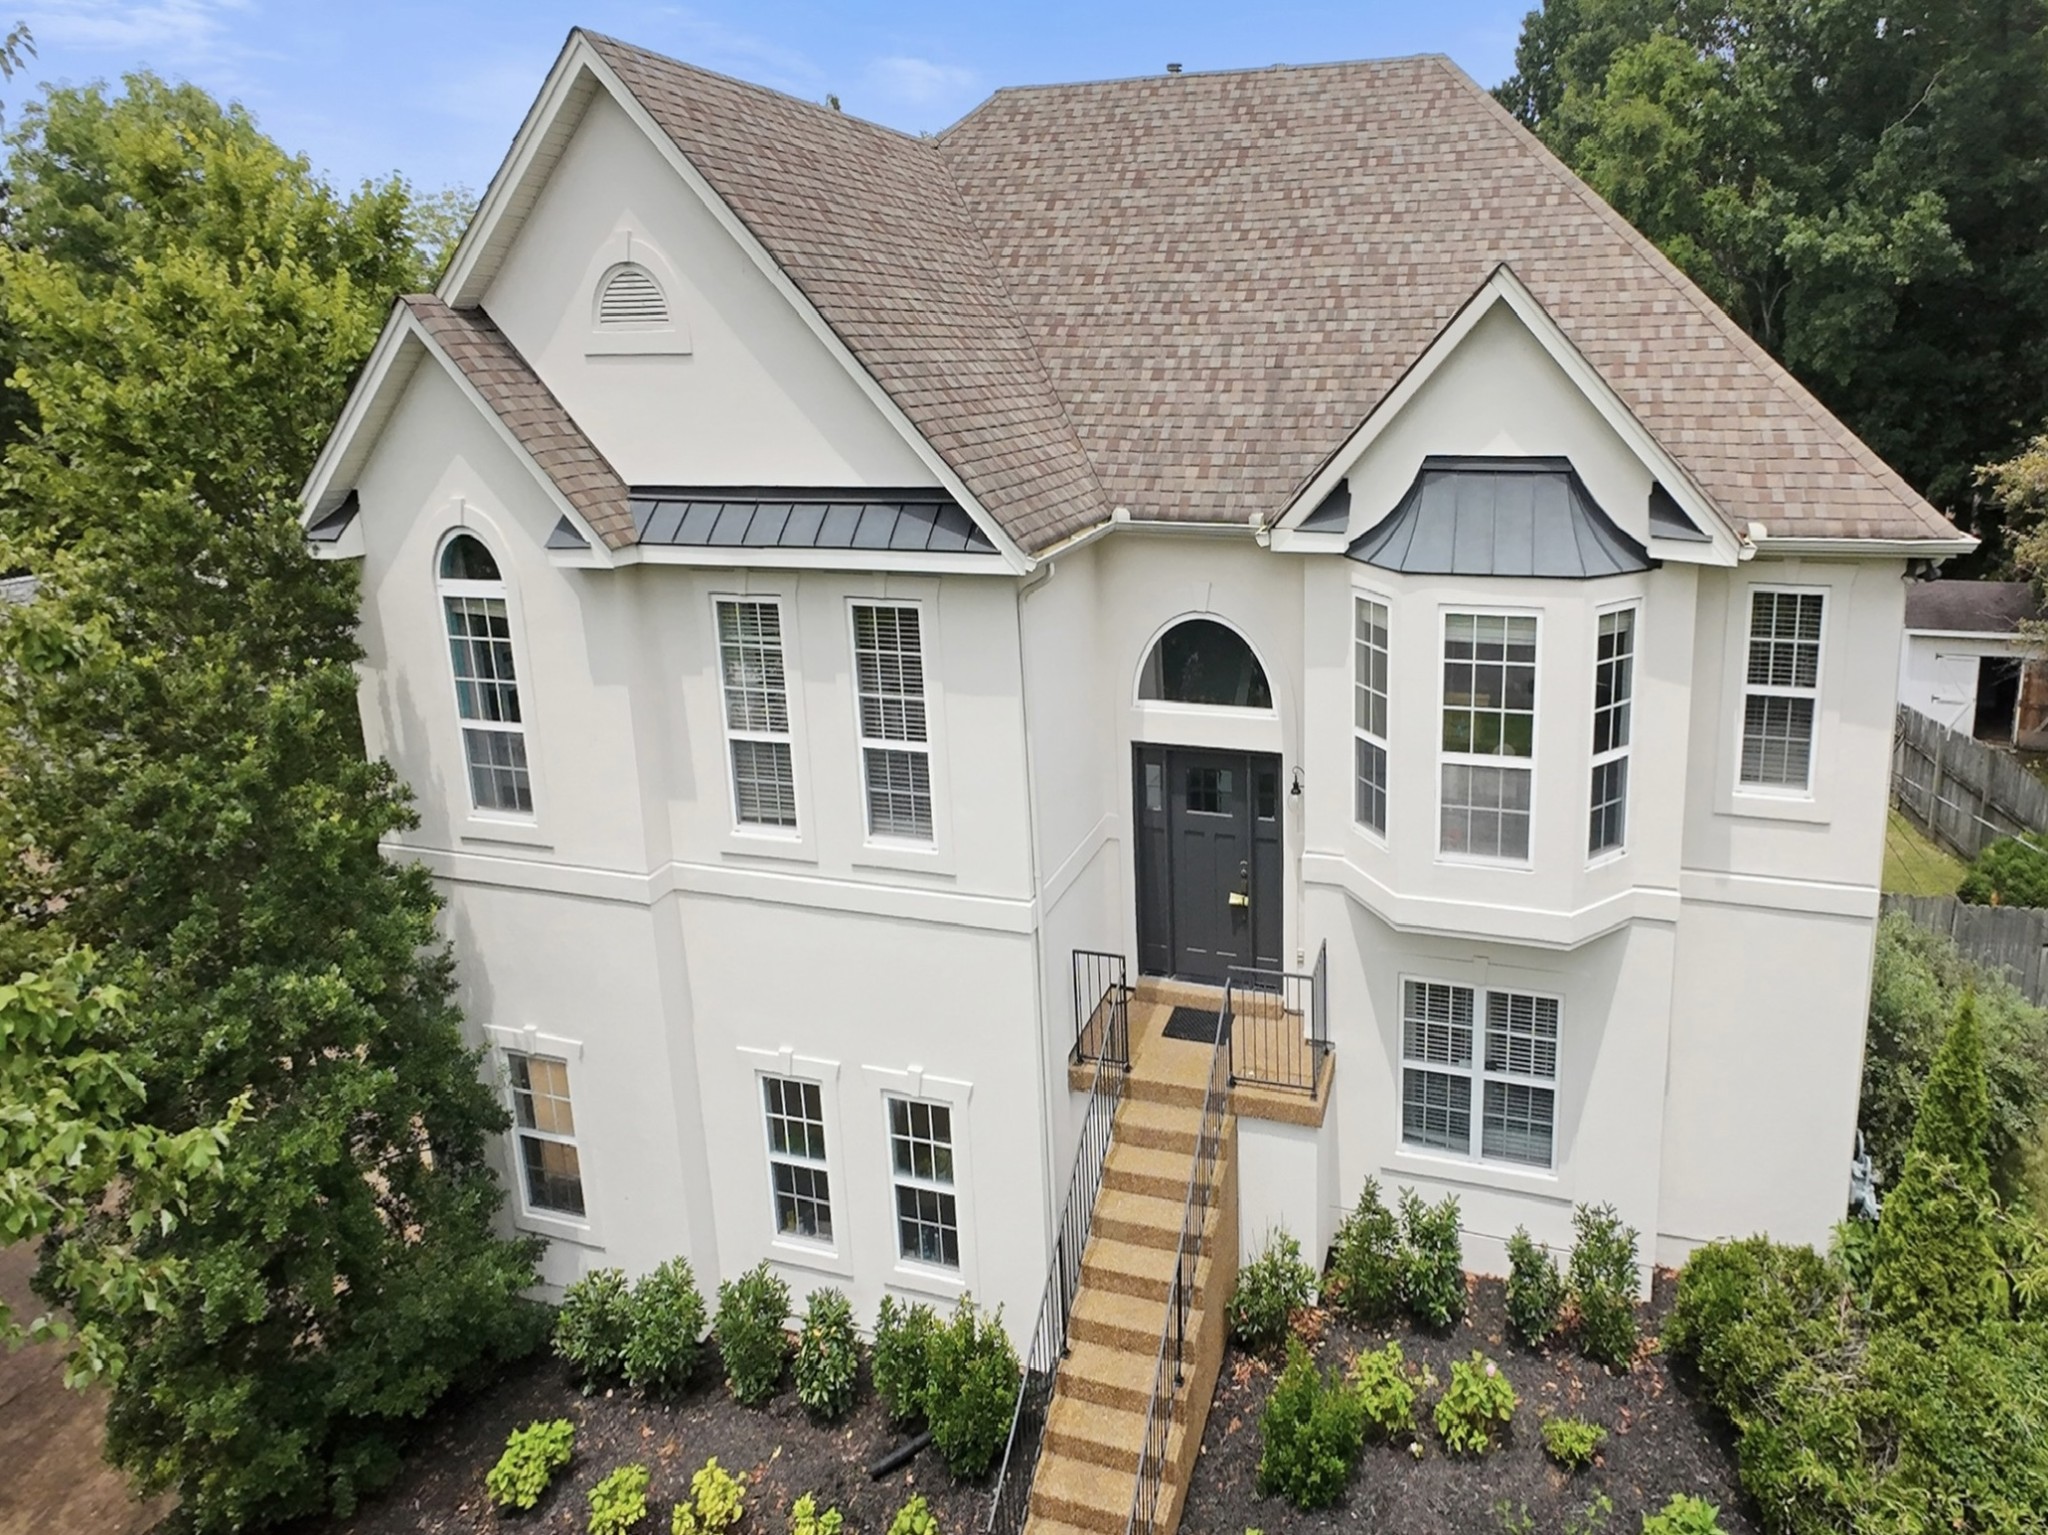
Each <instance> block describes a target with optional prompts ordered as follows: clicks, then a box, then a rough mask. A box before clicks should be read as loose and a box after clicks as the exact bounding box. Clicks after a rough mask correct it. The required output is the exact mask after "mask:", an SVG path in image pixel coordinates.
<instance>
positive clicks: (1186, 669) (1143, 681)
mask: <svg viewBox="0 0 2048 1535" xmlns="http://www.w3.org/2000/svg"><path fill="white" fill-rule="evenodd" d="M1138 696H1139V697H1140V698H1143V699H1148V700H1156V701H1158V702H1161V703H1174V704H1214V705H1219V706H1221V707H1223V708H1228V709H1270V708H1272V707H1273V689H1272V687H1271V686H1270V685H1269V684H1268V683H1267V681H1266V669H1265V668H1264V667H1263V666H1261V665H1259V658H1258V657H1257V656H1255V655H1253V654H1252V648H1251V646H1249V645H1247V644H1246V643H1245V642H1244V636H1243V635H1241V634H1239V633H1238V632H1237V631H1236V630H1235V629H1231V628H1228V627H1226V626H1225V625H1223V624H1219V623H1217V622H1216V621H1215V620H1214V619H1213V618H1190V619H1187V620H1186V621H1184V622H1182V623H1178V624H1175V625H1174V626H1173V627H1172V628H1171V629H1169V630H1167V631H1166V633H1164V634H1162V635H1160V636H1159V643H1158V644H1156V645H1154V646H1153V647H1152V654H1151V655H1149V656H1147V657H1146V658H1145V670H1144V671H1143V672H1141V673H1140V674H1139V676H1138Z"/></svg>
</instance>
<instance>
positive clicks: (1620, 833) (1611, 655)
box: [1586, 608, 1636, 853]
mask: <svg viewBox="0 0 2048 1535" xmlns="http://www.w3.org/2000/svg"><path fill="white" fill-rule="evenodd" d="M1635 667H1636V610H1635V609H1634V608H1622V609H1620V610H1618V611H1616V612H1613V613H1602V614H1601V615H1600V638H1599V647H1598V650H1597V651H1596V652H1595V656H1594V660H1593V787H1592V817H1591V828H1590V830H1589V832H1588V834H1587V838H1586V848H1587V852H1588V853H1607V852H1612V851H1614V850H1615V849H1616V848H1619V847H1622V846H1623V845H1624V844H1625V843H1626V841H1627V838H1628V743H1629V731H1630V727H1631V725H1632V724H1633V723H1634V721H1633V720H1632V718H1631V715H1632V713H1633V706H1634V702H1635Z"/></svg>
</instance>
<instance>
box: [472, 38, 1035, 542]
mask: <svg viewBox="0 0 2048 1535" xmlns="http://www.w3.org/2000/svg"><path fill="white" fill-rule="evenodd" d="M586 77H587V78H588V79H590V80H592V81H595V82H596V83H597V84H599V85H601V86H603V87H604V89H606V90H607V91H609V92H610V93H611V95H612V99H613V101H615V102H616V103H617V104H618V107H619V110H620V111H622V112H624V113H625V114H626V116H627V117H628V118H629V119H631V120H632V122H633V123H634V124H635V125H637V126H638V127H639V129H640V131H641V132H642V133H644V134H645V135H646V136H647V141H648V142H649V143H650V144H652V145H653V146H654V148H655V151H656V153H658V154H659V155H660V156H661V157H662V158H663V159H664V160H666V161H667V162H668V164H669V167H670V168H671V169H672V170H674V171H675V173H676V175H677V176H679V177H680V178H681V179H682V182H683V184H684V185H685V186H687V187H688V188H689V189H690V190H691V191H692V192H694V193H696V195H697V197H698V199H699V200H700V201H701V202H702V203H703V204H704V207H705V209H706V210H707V211H708V212H709V213H710V214H711V216H712V217H713V218H715V219H717V220H718V222H719V225H720V226H721V227H722V228H723V229H724V230H725V232H726V233H727V234H728V235H729V236H731V238H732V239H733V241H734V242H735V243H736V244H737V245H738V246H739V248H740V249H741V250H743V251H745V252H746V253H747V256H748V257H749V258H750V259H751V260H752V261H753V263H754V265H755V266H756V267H757V268H758V269H759V270H760V272H761V274H762V275H763V276H765V277H766V278H767V279H768V281H769V282H770V283H771V284H772V285H773V286H774V288H775V290H776V291H777V292H778V293H780V294H781V295H782V297H783V299H784V300H785V301H786V302H787V303H788V304H789V306H790V308H792V309H794V310H795V311H796V313H797V314H798V316H799V317H800V318H801V319H802V320H803V322H804V324H805V325H807V326H808V327H809V328H810V330H811V333H812V334H813V335H814V336H816V337H817V338H818V341H819V343H820V344H821V345H822V346H824V348H825V349H826V351H828V352H830V353H831V354H832V356H833V358H834V359H835V360H837V362H838V363H839V365H840V366H841V367H842V368H844V369H845V370H846V373H847V376H848V377H849V378H851V379H852V380H853V382H854V384H855V385H856V386H857V387H858V388H859V389H860V391H861V393H862V394H864V395H866V396H867V398H868V401H869V403H870V404H872V405H873V406H874V407H875V409H876V410H878V411H880V412H881V414H882V417H883V419H884V420H886V421H887V422H888V423H889V424H890V425H891V426H893V427H894V428H895V429H896V432H897V434H898V435H899V436H900V437H902V439H903V441H904V442H905V443H906V444H907V445H908V446H909V448H910V450H911V451H912V452H913V453H915V454H916V455H917V456H918V458H919V459H920V460H922V461H923V463H924V466H925V467H926V468H927V469H929V470H930V471H931V473H932V476H933V477H934V478H935V479H937V480H938V482H939V484H940V485H942V486H943V487H945V489H946V490H947V492H948V493H949V494H951V495H952V497H953V499H954V500H956V501H958V502H959V503H960V505H961V507H962V509H963V510H965V511H966V513H967V515H968V516H969V517H971V518H973V519H974V521H975V523H976V525H978V526H979V527H980V528H981V530H982V532H984V533H986V534H987V535H988V537H989V539H990V540H991V541H992V542H993V543H994V544H995V546H996V549H997V551H998V552H999V553H1000V554H1001V556H1002V558H1003V560H1004V561H1005V562H1006V563H1007V564H1008V565H1009V567H1010V570H1011V573H1012V574H1015V575H1023V574H1025V573H1027V572H1029V571H1030V570H1031V569H1032V568H1033V567H1034V566H1035V565H1036V564H1037V561H1036V560H1034V559H1033V558H1032V557H1031V556H1030V555H1028V554H1026V553H1024V551H1023V550H1022V549H1020V548H1018V547H1017V545H1016V543H1015V542H1014V541H1013V540H1012V539H1011V538H1010V536H1009V534H1008V533H1006V532H1005V531H1004V530H1003V527H1002V525H1001V524H1000V523H998V522H997V521H996V519H995V518H994V517H992V516H991V515H990V514H989V511H988V508H987V507H985V506H983V505H982V504H981V502H980V501H979V500H978V499H977V498H976V496H975V495H974V493H973V492H972V491H971V490H969V489H968V488H967V485H966V483H965V482H964V481H963V480H962V479H961V478H960V476H959V475H957V474H955V473H954V472H953V467H952V465H950V464H948V463H947V462H946V460H945V459H944V458H943V457H942V456H940V454H939V452H938V451H937V450H936V449H935V448H933V447H932V445H931V444H930V443H929V442H927V441H926V440H925V437H924V434H923V433H922V432H920V431H918V429H917V428H916V427H915V426H914V425H912V424H911V420H910V418H909V417H908V416H906V415H904V414H903V411H902V409H901V407H899V406H898V405H897V404H896V402H895V400H894V399H893V398H891V397H890V395H889V392H888V391H887V390H886V389H884V388H883V387H882V386H881V385H880V384H879V383H877V382H876V381H875V378H874V376H873V375H872V374H870V373H869V372H868V370H867V369H866V368H865V367H864V366H862V364H861V362H860V359H859V358H857V357H855V356H854V355H853V353H852V351H851V350H850V349H849V348H848V347H847V345H846V343H845V342H844V341H842V340H840V339H839V333H838V332H837V331H835V330H834V329H833V328H832V327H831V326H830V325H829V324H828V323H826V320H825V317H824V316H823V315H822V314H820V313H818V309H817V306H816V305H814V304H813V303H812V302H811V301H810V299H809V298H807V297H806V296H805V294H804V291H803V290H802V289H801V288H799V287H798V286H797V285H796V284H795V283H794V282H793V281H791V279H790V276H789V274H788V273H787V272H785V271H783V269H782V267H781V264H780V263H778V262H777V261H776V259H775V258H774V257H773V256H771V255H769V254H768V249H767V247H766V246H764V245H763V244H762V243H761V242H760V241H759V240H758V239H757V238H755V235H754V232H753V230H751V229H749V228H748V227H747V224H746V221H745V220H744V219H742V218H741V217H740V216H739V215H738V214H737V213H735V212H734V211H733V209H732V206H731V204H729V203H727V202H726V200H725V199H724V198H723V197H721V196H720V195H719V194H718V191H717V189H716V188H714V187H713V186H712V185H711V183H710V182H709V181H707V180H705V179H704V175H703V173H702V172H701V171H699V170H698V169H697V167H696V166H694V165H692V164H691V163H690V159H689V156H687V155H685V154H684V153H683V152H682V150H680V149H678V148H677V147H676V143H675V140H673V139H671V138H670V137H669V136H668V134H667V133H666V132H664V131H663V130H662V127H661V125H660V124H659V123H657V122H656V121H655V120H654V119H653V118H652V117H651V116H649V115H648V112H647V109H646V108H645V107H643V106H642V105H641V104H640V99H639V98H638V97H637V96H635V95H634V94H633V93H632V91H631V90H629V89H627V87H626V84H625V82H624V81H623V80H621V79H619V77H618V76H617V74H615V73H614V72H613V70H612V68H611V66H610V65H609V64H607V63H606V62H605V61H604V59H603V58H602V56H600V55H599V53H598V51H597V50H596V49H595V48H593V47H592V46H591V44H590V41H589V39H587V38H586V37H584V35H583V34H582V32H580V31H578V32H573V33H571V34H570V36H569V41H568V43H567V44H566V45H565V46H564V47H563V49H562V56H561V57H560V58H559V59H557V60H556V61H555V67H554V69H553V70H552V71H550V72H549V75H548V79H547V84H546V85H544V86H543V87H542V88H541V94H540V98H539V99H538V100H537V101H535V102H534V104H533V108H532V110H531V111H529V112H528V113H527V117H526V121H525V123H524V124H522V125H521V127H520V130H519V136H518V138H516V139H514V140H513V144H512V152H511V154H510V155H509V156H507V158H506V161H505V163H504V165H503V166H501V167H500V168H499V171H498V174H497V175H496V176H494V177H492V178H491V189H490V191H489V192H487V193H486V194H485V196H484V201H483V205H482V207H481V208H480V209H479V210H478V212H477V216H476V219H475V220H474V222H472V223H471V225H470V227H469V231H468V233H467V234H465V235H464V236H463V238H462V243H461V244H460V245H459V246H457V247H456V252H455V257H454V259H453V260H451V261H450V262H449V264H448V271H447V274H446V275H445V276H444V277H443V278H442V279H441V286H440V288H439V290H438V291H439V292H440V295H441V297H442V298H443V299H445V300H446V301H447V302H448V303H450V304H452V305H455V306H457V307H462V306H464V305H469V304H475V303H477V302H479V301H480V300H481V298H482V296H483V289H484V288H485V286H486V285H487V283H488V273H486V272H485V271H484V270H483V269H482V263H483V259H484V256H485V254H486V253H487V252H488V251H489V250H491V249H492V248H493V246H494V243H495V241H496V240H497V238H498V235H499V233H500V230H499V226H500V224H502V223H503V222H504V221H506V220H507V219H512V220H514V223H513V224H512V227H511V228H507V229H505V230H504V231H503V234H504V236H505V237H506V238H507V239H509V238H510V237H511V235H512V233H513V231H514V230H515V229H516V228H517V222H516V221H517V220H518V219H520V218H523V217H524V211H523V210H519V209H516V208H515V204H516V203H517V202H518V200H519V197H520V196H521V195H522V189H523V188H524V187H525V186H526V183H527V181H528V179H529V177H531V176H532V175H533V174H534V173H535V171H536V170H537V169H543V167H540V166H538V165H537V163H536V162H537V161H538V160H539V159H540V156H541V151H542V150H543V149H544V148H550V147H554V146H556V145H557V144H559V142H560V138H559V137H558V135H557V131H556V124H557V120H558V119H559V118H561V117H562V115H563V113H564V112H565V111H566V110H568V109H569V108H570V107H572V106H573V107H575V108H576V109H577V110H578V115H579V116H580V110H581V106H582V103H583V100H584V99H586V98H585V97H583V96H582V94H581V87H582V85H583V82H584V80H585V78H586ZM564 132H566V129H565V130H564ZM529 201H530V199H529Z"/></svg>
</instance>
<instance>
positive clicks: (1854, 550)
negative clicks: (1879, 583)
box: [1751, 524, 1978, 560]
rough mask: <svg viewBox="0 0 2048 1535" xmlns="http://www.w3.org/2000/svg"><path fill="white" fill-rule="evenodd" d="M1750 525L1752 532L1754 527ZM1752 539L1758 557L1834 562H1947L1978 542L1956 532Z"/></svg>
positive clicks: (1968, 550) (1975, 545) (1768, 536)
mask: <svg viewBox="0 0 2048 1535" xmlns="http://www.w3.org/2000/svg"><path fill="white" fill-rule="evenodd" d="M1751 526H1752V529H1754V527H1755V525H1754V524H1752V525H1751ZM1752 537H1753V540H1754V543H1755V545H1756V550H1757V552H1758V553H1759V554H1766V555H1785V556H1792V555H1812V556H1816V557H1818V558H1821V559H1838V560H1855V559H1863V560H1874V559H1887V558H1889V559H1906V560H1947V559H1953V558H1954V557H1956V556H1957V555H1961V554H1968V553H1969V552H1970V551H1971V550H1972V549H1975V548H1976V547H1977V542H1978V541H1977V540H1976V539H1975V538H1972V537H1971V536H1970V535H1969V534H1967V533H1958V534H1957V535H1956V536H1955V537H1954V538H1775V537H1772V536H1770V535H1768V534H1766V535H1765V536H1763V537H1761V538H1754V534H1752Z"/></svg>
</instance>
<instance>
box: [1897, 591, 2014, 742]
mask: <svg viewBox="0 0 2048 1535" xmlns="http://www.w3.org/2000/svg"><path fill="white" fill-rule="evenodd" d="M2042 616H2043V614H2042V608H2041V603H2040V600H2039V599H2038V598H2037V597H2036V596H2035V595H2034V589H2033V587H2032V586H2031V585H2030V584H2029V583H2027V582H2025V581H1916V582H1914V583H1913V584H1911V585H1910V586H1908V587H1907V588H1906V631H1905V635H1904V638H1903V639H1901V641H1900V642H1899V702H1900V703H1902V704H1904V705H1906V706H1907V707H1908V708H1910V709H1913V710H1916V711H1917V712H1919V713H1921V714H1924V715H1926V716H1928V717H1929V718H1930V719H1934V720H1938V721H1939V722H1940V723H1942V724H1944V725H1946V726H1947V727H1948V728H1949V729H1951V730H1960V731H1966V732H1968V733H1969V734H1970V735H1973V736H1975V737H1976V738H1977V739H1978V740H1980V741H1986V742H1990V743H1993V744H1996V745H2000V746H2017V747H2020V748H2021V749H2023V750H2027V751H2043V750H2048V669H2044V667H2043V665H2042V661H2041V659H2040V655H2039V651H2040V647H2039V646H2038V645H2037V644H2036V643H2035V642H2034V641H2033V640H2032V639H2030V638H2029V637H2028V636H2027V635H2026V634H2025V633H2023V632H2022V626H2023V625H2024V624H2026V623H2028V622H2029V621H2033V620H2039V619H2040V618H2041V617H2042Z"/></svg>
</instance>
